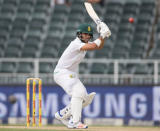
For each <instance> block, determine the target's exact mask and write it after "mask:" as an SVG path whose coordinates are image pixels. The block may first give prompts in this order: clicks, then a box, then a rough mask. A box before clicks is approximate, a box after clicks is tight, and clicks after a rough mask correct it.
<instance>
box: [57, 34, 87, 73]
mask: <svg viewBox="0 0 160 131" xmlns="http://www.w3.org/2000/svg"><path fill="white" fill-rule="evenodd" d="M84 45H85V43H83V42H82V41H81V40H80V39H79V38H78V37H77V38H76V39H75V40H73V41H72V42H71V43H70V44H69V46H68V47H67V48H66V49H65V51H64V52H63V54H62V56H61V57H60V59H59V61H58V64H57V66H56V69H68V70H70V71H73V72H77V70H78V66H79V64H80V62H81V61H82V60H83V58H84V57H85V54H86V51H80V49H81V47H82V46H84Z"/></svg>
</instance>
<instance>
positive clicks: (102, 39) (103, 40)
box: [98, 37, 104, 49]
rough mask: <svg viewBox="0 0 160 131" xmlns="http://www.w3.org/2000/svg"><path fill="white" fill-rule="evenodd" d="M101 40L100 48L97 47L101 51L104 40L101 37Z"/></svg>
mask: <svg viewBox="0 0 160 131" xmlns="http://www.w3.org/2000/svg"><path fill="white" fill-rule="evenodd" d="M99 39H100V40H101V44H100V46H99V47H98V49H102V48H103V46H104V39H103V38H102V37H100V38H99Z"/></svg>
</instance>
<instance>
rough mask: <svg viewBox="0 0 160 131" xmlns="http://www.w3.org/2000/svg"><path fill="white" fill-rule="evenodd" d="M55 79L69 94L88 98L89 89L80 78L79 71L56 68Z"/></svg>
mask: <svg viewBox="0 0 160 131" xmlns="http://www.w3.org/2000/svg"><path fill="white" fill-rule="evenodd" d="M54 80H55V82H56V83H57V84H58V85H59V86H61V87H62V88H63V89H64V91H65V92H66V93H67V94H68V95H69V96H71V97H80V98H82V99H83V100H85V99H86V96H87V90H86V88H85V87H84V85H83V83H82V82H81V81H80V80H79V78H78V74H77V73H75V72H72V71H69V70H66V69H55V71H54Z"/></svg>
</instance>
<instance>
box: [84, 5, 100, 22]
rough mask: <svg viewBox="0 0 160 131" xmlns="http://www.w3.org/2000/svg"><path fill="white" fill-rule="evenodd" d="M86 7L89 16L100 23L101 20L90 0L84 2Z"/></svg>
mask: <svg viewBox="0 0 160 131" xmlns="http://www.w3.org/2000/svg"><path fill="white" fill-rule="evenodd" d="M84 5H85V8H86V10H87V12H88V14H89V16H90V17H91V18H92V19H93V21H94V22H95V23H96V24H99V23H100V22H101V20H100V18H99V17H98V15H97V13H96V12H95V10H94V9H93V7H92V5H91V3H88V2H84Z"/></svg>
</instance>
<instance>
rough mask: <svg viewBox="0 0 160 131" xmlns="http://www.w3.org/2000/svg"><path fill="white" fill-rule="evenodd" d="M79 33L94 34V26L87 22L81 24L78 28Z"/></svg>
mask: <svg viewBox="0 0 160 131" xmlns="http://www.w3.org/2000/svg"><path fill="white" fill-rule="evenodd" d="M77 33H87V34H91V35H93V29H92V26H91V25H90V24H87V23H84V24H81V25H80V26H79V27H78V29H77Z"/></svg>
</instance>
